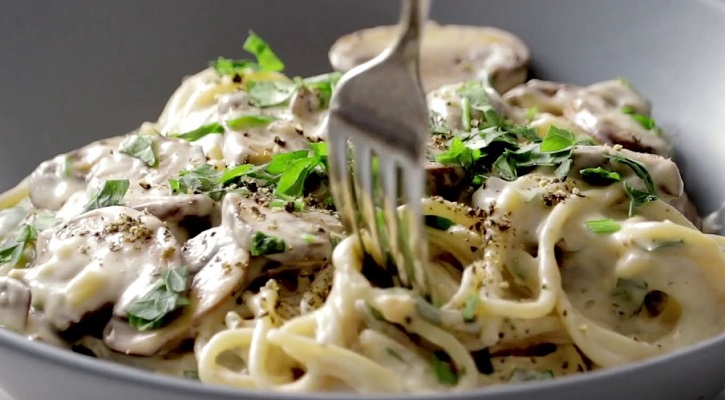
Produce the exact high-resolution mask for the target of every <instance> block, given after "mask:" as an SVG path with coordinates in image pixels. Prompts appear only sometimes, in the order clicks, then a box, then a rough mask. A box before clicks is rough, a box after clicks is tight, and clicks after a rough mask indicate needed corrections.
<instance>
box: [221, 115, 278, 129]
mask: <svg viewBox="0 0 725 400" xmlns="http://www.w3.org/2000/svg"><path fill="white" fill-rule="evenodd" d="M276 120H277V118H275V117H272V116H268V115H244V116H241V117H239V118H234V119H232V120H229V121H227V125H229V127H230V128H232V129H238V130H242V129H249V128H252V127H255V126H267V125H269V123H270V122H272V121H276Z"/></svg>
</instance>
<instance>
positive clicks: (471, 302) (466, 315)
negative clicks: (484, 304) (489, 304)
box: [461, 294, 481, 322]
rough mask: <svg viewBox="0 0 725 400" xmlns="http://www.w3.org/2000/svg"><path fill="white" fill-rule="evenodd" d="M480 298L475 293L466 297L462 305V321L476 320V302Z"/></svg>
mask: <svg viewBox="0 0 725 400" xmlns="http://www.w3.org/2000/svg"><path fill="white" fill-rule="evenodd" d="M480 301H481V299H480V298H479V297H478V295H477V294H472V295H470V296H468V299H466V304H465V305H464V306H463V310H462V311H461V316H462V317H463V321H464V322H473V321H475V320H476V311H477V310H478V303H479V302H480Z"/></svg>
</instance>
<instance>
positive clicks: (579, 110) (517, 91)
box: [504, 80, 670, 156]
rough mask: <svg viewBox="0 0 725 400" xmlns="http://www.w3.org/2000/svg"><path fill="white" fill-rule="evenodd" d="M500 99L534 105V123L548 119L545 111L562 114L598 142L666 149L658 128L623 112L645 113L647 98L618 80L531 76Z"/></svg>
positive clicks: (516, 104) (642, 149) (663, 151)
mask: <svg viewBox="0 0 725 400" xmlns="http://www.w3.org/2000/svg"><path fill="white" fill-rule="evenodd" d="M504 100H506V101H507V102H508V103H509V104H510V105H511V106H513V107H516V108H518V109H519V110H523V109H534V110H535V111H536V112H537V115H535V117H534V120H533V121H532V125H535V126H539V125H542V121H540V120H541V119H542V118H545V119H550V118H549V115H553V116H555V117H563V118H565V119H566V120H568V121H569V122H571V123H572V124H574V125H575V126H576V127H577V128H578V130H579V131H581V132H583V133H586V134H587V135H589V136H591V137H592V139H594V140H595V141H596V142H597V143H600V144H619V145H622V146H623V147H625V148H627V149H630V150H634V151H639V152H645V153H654V154H659V155H663V156H667V155H668V154H669V152H670V146H669V143H668V142H667V140H666V139H665V138H663V137H661V136H660V133H659V131H657V130H650V129H648V128H647V127H644V126H642V124H640V123H639V122H638V121H637V120H635V119H634V118H632V116H631V115H628V114H627V113H625V112H624V110H625V109H630V110H632V111H633V112H635V113H637V114H641V115H643V116H646V117H649V115H650V106H649V102H648V101H647V99H645V98H644V97H642V95H640V94H639V93H637V92H636V91H635V90H634V89H632V88H631V87H630V86H629V85H627V84H626V83H624V82H622V81H619V80H611V81H605V82H599V83H595V84H593V85H591V86H588V87H579V86H574V85H569V84H563V83H557V82H547V81H540V80H531V81H529V82H526V83H525V84H523V85H520V86H518V87H515V88H513V89H511V90H510V91H509V92H508V93H506V94H505V95H504Z"/></svg>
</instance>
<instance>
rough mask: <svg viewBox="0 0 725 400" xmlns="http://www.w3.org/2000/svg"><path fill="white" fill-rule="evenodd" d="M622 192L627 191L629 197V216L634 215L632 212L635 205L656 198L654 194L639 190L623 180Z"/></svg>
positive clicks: (637, 205) (635, 207)
mask: <svg viewBox="0 0 725 400" xmlns="http://www.w3.org/2000/svg"><path fill="white" fill-rule="evenodd" d="M624 192H625V193H627V196H628V197H629V211H628V215H629V216H630V217H632V216H634V212H635V210H636V209H637V207H639V206H641V205H643V204H646V203H649V202H651V201H655V200H657V196H656V195H655V194H652V193H648V192H645V191H642V190H639V189H637V188H635V187H633V186H631V185H629V184H628V183H627V182H624Z"/></svg>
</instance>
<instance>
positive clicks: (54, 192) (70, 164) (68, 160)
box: [28, 137, 121, 211]
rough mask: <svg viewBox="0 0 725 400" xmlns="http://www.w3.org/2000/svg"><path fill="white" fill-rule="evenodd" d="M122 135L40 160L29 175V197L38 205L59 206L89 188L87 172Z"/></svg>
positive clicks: (48, 207) (50, 207)
mask: <svg viewBox="0 0 725 400" xmlns="http://www.w3.org/2000/svg"><path fill="white" fill-rule="evenodd" d="M120 141H121V138H120V137H116V138H111V139H105V140H101V141H97V142H94V143H91V144H89V145H87V146H84V147H82V148H80V149H78V150H74V151H72V152H70V153H67V154H61V155H59V156H56V157H54V158H53V159H51V160H48V161H44V162H43V163H41V164H40V165H39V166H38V167H37V168H36V169H35V171H33V173H32V174H31V175H30V178H29V181H28V187H29V188H30V200H31V201H32V202H33V205H34V206H35V207H37V208H41V209H46V210H53V211H54V210H58V209H60V208H61V207H62V206H63V204H65V202H66V201H67V200H68V198H69V197H70V196H71V195H73V194H74V193H76V192H79V191H83V190H85V188H86V175H87V174H88V172H89V170H90V169H91V168H93V166H95V165H96V163H98V161H99V160H101V159H103V158H104V157H106V156H108V155H109V154H111V152H113V149H114V148H115V147H116V146H118V144H119V143H120Z"/></svg>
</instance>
